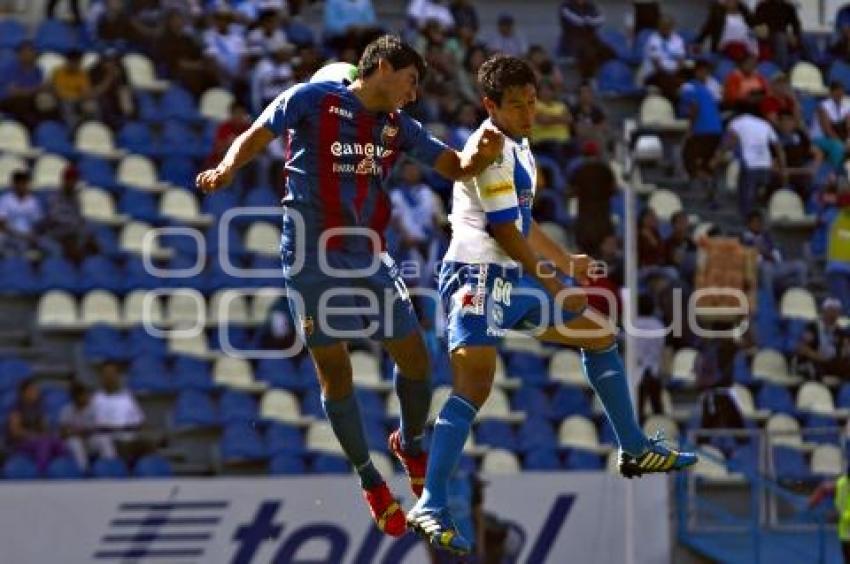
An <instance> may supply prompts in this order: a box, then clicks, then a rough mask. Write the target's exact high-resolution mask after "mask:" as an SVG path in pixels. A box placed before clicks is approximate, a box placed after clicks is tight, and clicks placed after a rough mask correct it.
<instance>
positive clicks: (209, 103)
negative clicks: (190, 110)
mask: <svg viewBox="0 0 850 564" xmlns="http://www.w3.org/2000/svg"><path fill="white" fill-rule="evenodd" d="M232 103H233V94H232V93H230V92H228V91H227V90H224V89H223V88H210V89H209V90H207V91H206V92H204V93H203V95H202V96H201V103H200V111H201V115H202V116H204V117H205V118H207V119H211V120H213V121H225V120H227V119H228V118H229V117H230V105H231V104H232Z"/></svg>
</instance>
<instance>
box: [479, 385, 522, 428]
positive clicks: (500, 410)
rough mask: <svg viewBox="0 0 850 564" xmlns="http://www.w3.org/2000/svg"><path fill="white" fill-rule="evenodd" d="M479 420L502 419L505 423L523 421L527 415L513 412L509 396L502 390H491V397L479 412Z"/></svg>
mask: <svg viewBox="0 0 850 564" xmlns="http://www.w3.org/2000/svg"><path fill="white" fill-rule="evenodd" d="M478 418H479V419H502V420H505V421H522V420H524V419H525V414H523V413H514V412H512V411H511V404H510V402H509V401H508V395H507V394H506V393H505V391H504V390H502V389H501V388H493V389H492V390H490V397H488V398H487V401H486V402H484V405H482V406H481V409H479V410H478Z"/></svg>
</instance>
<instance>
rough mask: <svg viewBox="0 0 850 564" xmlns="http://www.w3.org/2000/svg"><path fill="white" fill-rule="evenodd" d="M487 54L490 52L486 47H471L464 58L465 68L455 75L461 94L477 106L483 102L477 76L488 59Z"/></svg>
mask: <svg viewBox="0 0 850 564" xmlns="http://www.w3.org/2000/svg"><path fill="white" fill-rule="evenodd" d="M487 55H488V52H487V49H486V48H485V47H482V46H480V45H479V46H477V47H473V48H471V49H470V50H469V51H467V52H466V56H465V57H464V59H463V69H461V71H460V72H458V74H457V76H456V77H455V80H456V81H457V89H458V92H459V93H460V95H461V96H463V99H464V100H466V101H467V102H469V103H471V104H475V105H476V106H477V105H479V104H480V103H481V97H480V93H479V92H478V84H477V82H476V77H477V76H478V68H479V67H480V66H481V65H482V63H484V61H486V60H487Z"/></svg>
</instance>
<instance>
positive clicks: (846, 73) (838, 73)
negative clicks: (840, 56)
mask: <svg viewBox="0 0 850 564" xmlns="http://www.w3.org/2000/svg"><path fill="white" fill-rule="evenodd" d="M836 80H837V81H838V82H840V83H841V84H843V85H844V88H845V89H850V65H848V64H847V63H845V62H844V61H841V60H838V61H835V62H834V63H832V66H831V67H829V82H833V81H836Z"/></svg>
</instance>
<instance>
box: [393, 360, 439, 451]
mask: <svg viewBox="0 0 850 564" xmlns="http://www.w3.org/2000/svg"><path fill="white" fill-rule="evenodd" d="M394 376H395V379H394V380H395V393H396V395H398V402H399V405H400V406H401V423H400V426H399V429H400V430H401V446H402V448H403V449H404V452H405V453H406V454H408V455H410V456H419V455H420V454H422V437H423V436H424V434H425V425H426V423H427V422H428V411H429V409H430V408H431V381H430V380H428V379H427V378H426V379H423V380H415V379H413V378H406V377H405V376H404V375H403V374H402V373H401V371H400V370H399V369H398V367H396V369H395V373H394Z"/></svg>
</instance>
